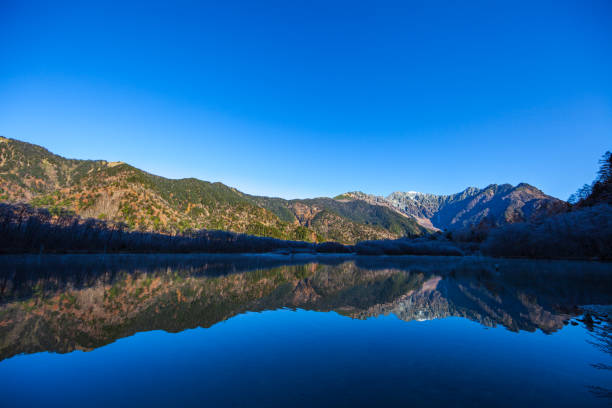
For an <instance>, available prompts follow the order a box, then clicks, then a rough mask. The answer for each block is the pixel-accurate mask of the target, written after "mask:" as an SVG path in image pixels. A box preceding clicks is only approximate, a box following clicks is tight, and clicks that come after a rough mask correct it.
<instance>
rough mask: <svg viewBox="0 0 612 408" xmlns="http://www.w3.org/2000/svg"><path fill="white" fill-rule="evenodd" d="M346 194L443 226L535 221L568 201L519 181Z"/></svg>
mask: <svg viewBox="0 0 612 408" xmlns="http://www.w3.org/2000/svg"><path fill="white" fill-rule="evenodd" d="M345 197H347V198H352V199H360V200H367V201H369V202H372V203H379V205H382V204H380V203H385V205H390V206H392V207H393V208H395V209H397V210H398V211H400V212H402V213H403V214H406V215H409V216H411V217H414V218H415V219H416V220H418V221H419V223H420V224H421V225H425V226H426V225H428V224H427V223H430V224H429V225H430V226H432V227H434V228H437V229H443V230H453V229H463V228H478V227H497V226H501V225H505V224H511V223H516V222H524V221H536V220H538V219H542V218H544V217H547V216H550V215H553V214H556V213H559V212H563V211H565V210H566V209H567V203H565V202H564V201H561V200H559V199H556V198H554V197H551V196H549V195H546V194H544V193H543V192H542V191H540V190H538V189H537V188H535V187H533V186H531V185H529V184H525V183H521V184H519V185H517V186H512V185H510V184H501V185H497V184H492V185H490V186H487V187H485V188H483V189H478V188H476V187H468V188H467V189H465V190H464V191H462V192H460V193H457V194H451V195H435V194H426V193H418V192H414V191H411V192H394V193H392V194H390V195H389V196H387V197H376V196H369V195H365V194H363V193H347V194H346V195H345Z"/></svg>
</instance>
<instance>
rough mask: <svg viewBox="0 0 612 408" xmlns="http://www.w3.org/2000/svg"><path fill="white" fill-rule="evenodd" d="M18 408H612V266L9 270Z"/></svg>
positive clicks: (1, 344) (214, 263) (5, 367)
mask: <svg viewBox="0 0 612 408" xmlns="http://www.w3.org/2000/svg"><path fill="white" fill-rule="evenodd" d="M0 262H1V263H0V265H2V266H1V267H0V395H1V396H2V397H1V398H2V405H3V406H11V407H22V406H23V407H33V406H45V407H56V406H57V407H60V406H61V407H82V406H99V407H108V406H128V407H129V406H214V407H218V406H221V407H223V406H228V407H229V406H231V407H234V406H259V407H270V406H377V405H395V406H474V405H485V404H486V405H495V406H508V407H510V406H512V407H514V406H568V407H569V406H572V407H575V406H585V407H589V406H610V402H611V401H612V398H611V392H612V391H611V390H612V370H611V369H612V337H611V332H612V329H611V327H612V326H611V320H612V313H611V312H612V308H611V307H610V305H612V289H611V288H612V268H611V265H610V264H602V263H586V262H561V261H555V262H552V261H524V260H491V259H486V258H484V259H483V258H469V257H467V258H450V257H439V258H436V257H387V258H385V257H356V258H354V257H353V258H350V257H342V256H318V257H309V256H303V257H293V258H291V257H273V256H231V257H230V256H191V255H186V256H143V255H129V256H128V255H123V256H120V255H118V256H106V257H101V256H92V255H83V256H42V257H3V258H1V259H0Z"/></svg>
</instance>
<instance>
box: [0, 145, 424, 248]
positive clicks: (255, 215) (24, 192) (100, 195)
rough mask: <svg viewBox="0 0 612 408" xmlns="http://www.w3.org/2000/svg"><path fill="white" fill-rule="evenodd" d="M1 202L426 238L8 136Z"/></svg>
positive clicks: (386, 218)
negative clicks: (80, 156) (60, 152)
mask: <svg viewBox="0 0 612 408" xmlns="http://www.w3.org/2000/svg"><path fill="white" fill-rule="evenodd" d="M0 200H1V201H6V202H27V203H30V204H32V205H33V206H37V207H47V208H49V209H50V210H51V212H52V213H53V214H58V213H60V212H61V211H71V212H74V213H76V214H77V215H79V216H81V217H92V218H98V219H105V220H111V221H116V222H124V223H126V224H127V225H128V227H129V228H130V229H136V230H142V231H155V232H162V233H179V232H182V231H185V230H188V229H221V230H228V231H234V232H241V233H248V234H253V235H258V236H269V237H275V238H282V239H292V240H304V241H311V242H314V241H317V242H320V241H327V240H335V241H339V242H342V243H355V242H357V241H361V240H365V239H383V238H398V237H402V236H406V235H419V234H422V233H423V232H424V231H425V230H424V229H423V228H422V227H420V226H419V225H418V224H417V223H416V222H415V221H414V219H412V218H411V217H408V216H406V215H403V214H400V213H398V212H395V211H393V210H389V209H382V208H380V207H378V206H375V205H372V204H369V203H366V202H356V203H355V202H341V201H337V200H333V199H329V198H322V199H312V200H283V199H277V198H268V197H257V196H250V195H246V194H243V193H242V192H240V191H238V190H237V189H235V188H232V187H228V186H226V185H224V184H222V183H210V182H207V181H202V180H198V179H194V178H187V179H179V180H173V179H167V178H164V177H160V176H156V175H153V174H149V173H147V172H145V171H142V170H139V169H137V168H135V167H133V166H130V165H129V164H126V163H122V162H107V161H104V160H76V159H66V158H63V157H61V156H58V155H55V154H53V153H51V152H49V151H48V150H46V149H45V148H43V147H40V146H36V145H33V144H29V143H25V142H21V141H18V140H14V139H8V138H4V137H0Z"/></svg>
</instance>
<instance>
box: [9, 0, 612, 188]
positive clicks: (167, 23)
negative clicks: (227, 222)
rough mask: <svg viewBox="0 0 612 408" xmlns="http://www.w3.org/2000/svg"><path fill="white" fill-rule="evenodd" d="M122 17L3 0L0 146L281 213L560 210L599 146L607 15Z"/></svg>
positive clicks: (154, 9) (607, 135) (182, 11)
mask: <svg viewBox="0 0 612 408" xmlns="http://www.w3.org/2000/svg"><path fill="white" fill-rule="evenodd" d="M84 3H87V4H84ZM123 3H124V2H95V4H94V2H75V3H70V2H61V1H58V2H47V1H45V2H40V3H36V2H28V1H11V0H2V1H0V135H4V136H8V137H12V138H16V139H21V140H25V141H28V142H31V143H36V144H40V145H43V146H45V147H47V148H49V149H50V150H51V151H53V152H55V153H58V154H61V155H63V156H67V157H74V158H89V159H107V160H113V161H114V160H121V161H125V162H129V163H131V164H133V165H135V166H137V167H139V168H142V169H144V170H147V171H149V172H152V173H155V174H159V175H163V176H166V177H171V178H180V177H191V176H193V177H197V178H200V179H204V180H210V181H221V182H223V183H226V184H228V185H231V186H234V187H237V188H239V189H240V190H242V191H245V192H248V193H255V194H265V195H274V196H281V197H286V198H294V197H314V196H333V195H336V194H339V193H342V192H345V191H352V190H361V191H365V192H369V193H374V194H385V195H386V194H388V193H390V192H392V191H398V190H399V191H406V190H418V191H424V192H432V193H441V194H447V193H453V192H457V191H460V190H463V189H464V188H465V187H467V186H471V185H473V186H477V187H484V186H486V185H488V184H490V183H504V182H509V183H512V184H516V183H519V182H528V183H531V184H534V185H536V186H537V187H539V188H541V189H542V190H544V191H545V192H546V193H549V194H552V195H554V196H557V197H560V198H564V199H565V198H567V197H568V196H569V194H570V193H572V192H573V191H575V190H576V188H578V187H579V186H580V185H582V184H584V183H586V182H590V181H591V180H592V179H593V178H594V176H595V172H596V170H597V160H598V158H599V156H600V155H601V154H603V153H604V151H606V150H610V149H612V143H611V142H612V74H611V73H612V24H610V21H611V20H612V3H611V2H609V1H573V2H564V1H551V2H534V1H529V2H514V1H513V2H510V1H508V2H490V1H482V2H478V1H470V2H437V1H419V2H410V1H400V2H330V1H321V2H317V1H309V2H299V1H298V2H285V1H279V2H231V1H224V2H217V3H218V4H214V3H211V4H205V2H195V1H194V2H181V1H177V2H172V5H170V4H169V3H170V2H166V3H168V4H165V5H164V4H162V3H159V4H156V3H155V2H146V3H141V4H135V3H133V4H131V5H125V4H123Z"/></svg>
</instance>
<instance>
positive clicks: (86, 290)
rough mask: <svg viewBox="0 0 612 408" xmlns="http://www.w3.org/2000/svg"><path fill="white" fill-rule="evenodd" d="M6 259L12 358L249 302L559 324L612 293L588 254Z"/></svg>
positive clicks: (362, 315)
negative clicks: (536, 257) (564, 257)
mask: <svg viewBox="0 0 612 408" xmlns="http://www.w3.org/2000/svg"><path fill="white" fill-rule="evenodd" d="M5 261H6V262H5V266H3V267H2V271H1V273H0V360H3V359H6V358H9V357H11V356H14V355H16V354H19V353H36V352H41V351H52V352H58V353H66V352H70V351H73V350H91V349H95V348H97V347H100V346H103V345H106V344H109V343H111V342H113V341H115V340H117V339H120V338H122V337H127V336H131V335H133V334H135V333H137V332H141V331H149V330H156V329H161V330H165V331H168V332H179V331H182V330H185V329H189V328H195V327H210V326H212V325H214V324H216V323H218V322H221V321H223V320H226V319H229V318H231V317H233V316H236V315H238V314H241V313H244V312H247V311H264V310H275V309H280V308H291V309H296V308H299V309H306V310H314V311H335V312H337V313H338V314H341V315H344V316H348V317H351V318H355V319H367V318H369V317H373V316H379V315H389V314H394V315H395V316H397V317H398V318H399V319H401V320H405V321H412V320H417V321H422V320H429V319H440V318H445V317H449V316H457V317H462V318H467V319H470V320H472V321H476V322H478V323H480V324H482V325H484V326H487V327H494V326H497V325H502V326H504V327H506V328H507V329H508V330H511V331H521V330H524V331H529V332H533V331H535V330H537V329H540V330H542V331H543V332H545V333H552V332H555V331H557V330H560V329H562V328H563V326H564V325H566V324H568V322H569V320H570V319H571V318H572V317H575V316H578V315H581V314H582V313H583V309H582V308H581V306H583V305H609V304H612V290H611V289H610V288H612V273H610V265H609V264H601V263H587V262H563V261H555V262H550V261H535V262H534V261H523V260H492V259H478V258H457V259H453V258H436V257H402V258H376V257H362V258H360V257H357V258H346V257H341V256H320V257H317V258H312V257H304V258H299V257H297V258H295V257H294V258H283V257H271V256H231V257H228V256H180V255H179V256H159V255H155V256H143V255H126V256H121V255H117V256H105V257H103V256H91V255H85V256H43V257H14V258H12V257H7V258H5ZM590 313H591V314H592V313H593V312H590Z"/></svg>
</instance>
